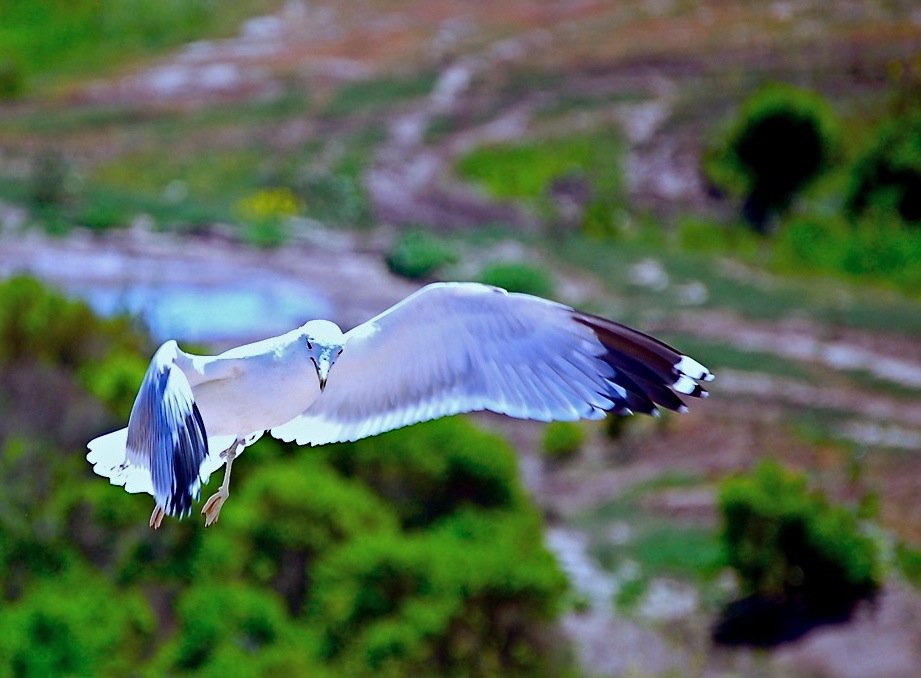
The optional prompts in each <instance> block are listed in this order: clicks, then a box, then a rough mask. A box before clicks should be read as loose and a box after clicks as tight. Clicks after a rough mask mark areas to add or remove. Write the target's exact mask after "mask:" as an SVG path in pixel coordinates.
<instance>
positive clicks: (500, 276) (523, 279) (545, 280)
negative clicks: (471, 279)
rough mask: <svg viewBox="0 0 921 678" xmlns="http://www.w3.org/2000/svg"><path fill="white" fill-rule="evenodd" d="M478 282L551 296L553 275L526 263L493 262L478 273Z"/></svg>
mask: <svg viewBox="0 0 921 678" xmlns="http://www.w3.org/2000/svg"><path fill="white" fill-rule="evenodd" d="M480 282H482V283H485V284H487V285H495V286H496V287H501V288H502V289H506V290H508V291H509V292H522V293H524V294H533V295H535V296H538V297H552V296H553V289H554V284H553V277H552V276H551V274H550V272H549V271H548V270H547V269H546V268H538V267H537V266H532V265H531V264H526V263H517V262H504V261H501V262H495V263H492V264H489V265H488V266H486V268H484V269H483V271H482V272H481V273H480Z"/></svg>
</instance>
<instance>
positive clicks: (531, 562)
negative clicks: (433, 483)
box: [310, 510, 565, 676]
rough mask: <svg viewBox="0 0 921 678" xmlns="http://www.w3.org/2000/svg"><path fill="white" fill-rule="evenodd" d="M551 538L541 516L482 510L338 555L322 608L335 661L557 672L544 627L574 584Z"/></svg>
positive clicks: (346, 667) (323, 570) (373, 671)
mask: <svg viewBox="0 0 921 678" xmlns="http://www.w3.org/2000/svg"><path fill="white" fill-rule="evenodd" d="M539 535H540V522H539V520H538V519H537V518H536V516H534V515H533V514H531V513H521V512H510V513H503V514H502V515H501V516H494V515H493V516H487V515H485V514H484V513H483V512H482V511H476V510H470V511H465V512H462V513H460V514H458V515H456V516H454V517H453V518H451V519H449V520H447V521H445V522H443V523H442V524H441V525H440V526H439V528H437V529H436V530H434V531H432V532H429V533H425V534H414V535H411V536H403V537H396V536H394V537H393V538H391V539H387V540H359V541H355V542H353V543H351V544H349V545H347V546H345V547H344V548H342V549H340V550H338V551H336V552H334V553H332V554H331V555H330V557H329V558H328V559H326V560H325V561H324V562H323V563H322V564H321V565H320V566H319V567H318V568H317V571H316V586H315V587H314V590H315V591H316V596H315V597H314V599H313V600H312V603H311V610H310V611H311V614H312V615H313V616H314V617H315V618H316V619H317V620H319V623H320V625H321V627H322V632H323V636H324V638H325V650H324V652H325V654H326V656H328V657H330V658H331V659H332V660H333V661H335V662H337V665H339V666H341V667H342V668H343V674H345V675H359V676H364V675H385V676H390V675H393V676H405V675H411V674H414V673H416V674H421V675H438V676H494V675H527V676H541V675H553V673H554V672H553V669H552V667H551V665H550V664H549V663H548V659H549V657H550V655H551V654H552V652H551V651H550V649H549V648H547V647H546V645H545V644H544V643H543V642H542V641H543V638H542V636H541V635H540V633H539V631H540V629H539V626H538V625H537V623H538V622H540V621H542V620H543V621H549V620H550V619H551V618H552V616H553V614H554V613H555V611H556V609H557V606H558V603H559V600H560V596H561V594H562V592H563V590H564V588H565V580H564V578H563V577H562V575H561V574H560V572H559V570H558V569H557V567H556V564H555V562H554V560H553V558H552V557H551V556H550V554H549V553H548V552H547V551H546V550H545V549H544V547H543V546H542V545H541V540H540V536H539Z"/></svg>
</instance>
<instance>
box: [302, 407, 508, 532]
mask: <svg viewBox="0 0 921 678" xmlns="http://www.w3.org/2000/svg"><path fill="white" fill-rule="evenodd" d="M320 453H322V454H324V455H325V456H326V457H327V459H329V461H330V463H331V464H332V465H333V466H334V467H335V468H336V469H337V470H338V471H339V472H340V473H343V474H344V475H346V476H347V477H350V478H355V479H357V480H360V481H362V482H363V483H365V484H366V485H367V486H369V487H370V488H372V489H373V490H374V491H375V492H376V493H377V494H379V495H380V496H382V497H383V498H385V499H386V500H387V501H388V503H390V504H392V505H393V506H394V507H395V508H396V511H397V514H398V515H399V516H400V521H401V523H402V524H403V525H404V526H405V527H408V528H419V527H426V526H429V525H431V524H432V523H434V522H436V521H438V520H439V519H441V518H443V517H445V516H447V515H449V514H451V513H454V512H455V511H457V510H459V509H460V508H463V507H465V506H477V507H481V508H496V509H498V508H508V507H511V506H514V505H516V504H517V503H520V502H521V501H522V499H523V495H522V493H521V489H520V487H519V486H518V484H517V467H516V462H515V455H514V453H513V452H512V450H511V448H509V446H508V444H507V443H506V442H505V441H504V440H503V439H502V438H501V437H499V436H496V435H494V434H490V433H486V432H483V431H480V430H478V429H477V428H475V427H474V426H473V425H472V424H470V423H469V422H468V421H466V420H465V419H463V418H460V417H448V418H446V419H439V420H437V421H432V422H427V423H424V424H418V425H416V426H413V427H411V428H403V429H398V430H396V431H391V432H389V433H384V434H382V435H380V436H377V437H375V438H370V439H365V440H359V441H356V442H354V443H343V444H339V445H330V446H327V447H324V448H323V449H322V451H320Z"/></svg>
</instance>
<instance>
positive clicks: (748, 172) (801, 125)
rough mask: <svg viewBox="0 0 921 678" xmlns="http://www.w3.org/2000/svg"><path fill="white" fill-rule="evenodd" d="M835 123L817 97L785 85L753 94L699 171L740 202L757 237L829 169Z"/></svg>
mask: <svg viewBox="0 0 921 678" xmlns="http://www.w3.org/2000/svg"><path fill="white" fill-rule="evenodd" d="M839 134H840V132H839V131H838V123H837V120H836V119H835V116H834V114H833V112H832V110H831V107H830V106H829V105H828V103H827V102H825V100H824V99H822V97H820V96H818V95H816V94H813V93H812V92H807V91H805V90H801V89H797V88H794V87H790V86H787V85H771V86H768V87H765V88H763V89H762V90H760V91H758V92H757V93H755V94H754V95H753V96H752V97H751V98H750V99H749V100H748V101H747V102H745V104H744V105H743V106H742V110H741V111H740V112H739V115H738V118H737V119H736V120H734V121H733V123H732V124H731V125H730V126H729V128H728V129H727V130H726V131H725V132H724V133H723V134H722V135H721V136H720V137H719V139H718V140H716V141H715V142H714V143H713V144H712V146H711V148H710V149H709V151H708V153H707V155H706V157H705V159H704V168H705V171H706V173H707V176H708V178H709V179H710V181H712V182H713V183H714V184H715V185H716V186H718V187H720V188H722V189H723V190H725V191H728V192H729V193H731V194H733V195H739V196H742V197H743V198H744V201H745V203H744V206H743V210H742V211H743V214H744V216H745V218H746V219H747V220H748V221H749V222H750V223H751V224H752V226H753V227H754V228H755V229H756V230H757V231H759V232H761V233H765V232H767V231H768V230H769V225H768V220H769V219H770V217H772V216H774V215H777V214H780V213H782V212H783V211H784V210H786V209H787V207H788V206H789V205H790V202H791V201H792V200H793V198H794V197H795V196H796V195H797V194H798V193H800V192H801V191H802V190H803V189H805V188H806V187H807V186H808V185H809V184H810V183H811V182H813V181H815V179H816V177H818V176H819V175H820V174H821V173H822V172H824V171H826V170H827V169H829V168H830V167H831V165H832V161H833V159H834V157H835V155H836V153H837V151H838V144H839Z"/></svg>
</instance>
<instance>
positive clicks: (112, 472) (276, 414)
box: [87, 283, 713, 529]
mask: <svg viewBox="0 0 921 678" xmlns="http://www.w3.org/2000/svg"><path fill="white" fill-rule="evenodd" d="M711 379H713V375H712V374H711V372H710V371H709V370H708V369H707V368H705V367H704V366H703V365H701V364H700V363H699V362H697V361H696V360H694V359H692V358H689V357H688V356H686V355H682V354H681V353H679V352H678V351H676V350H675V349H673V348H672V347H670V346H668V345H667V344H664V343H662V342H661V341H659V340H657V339H654V338H653V337H651V336H649V335H647V334H643V333H642V332H639V331H637V330H635V329H631V328H629V327H627V326H625V325H621V324H619V323H616V322H613V321H611V320H607V319H605V318H601V317H598V316H595V315H590V314H588V313H583V312H580V311H577V310H575V309H573V308H571V307H569V306H564V305H563V304H559V303H556V302H553V301H549V300H547V299H543V298H540V297H535V296H531V295H528V294H517V293H509V292H507V291H506V290H503V289H500V288H497V287H491V286H489V285H482V284H479V283H433V284H430V285H427V286H425V287H423V288H422V289H420V290H419V291H417V292H415V293H414V294H412V295H410V296H409V297H407V298H406V299H404V300H403V301H401V302H399V303H397V304H396V305H395V306H393V307H391V308H389V309H388V310H386V311H384V312H383V313H381V314H380V315H378V316H376V317H375V318H372V319H371V320H369V321H367V322H365V323H363V324H361V325H358V326H357V327H355V328H354V329H352V330H349V331H348V332H345V333H343V332H342V330H341V329H340V328H339V327H338V326H337V325H336V324H334V323H332V322H330V321H328V320H311V321H310V322H307V323H305V324H304V325H302V326H301V327H298V328H297V329H294V330H291V331H290V332H287V333H285V334H282V335H281V336H278V337H273V338H271V339H265V340H262V341H257V342H255V343H252V344H246V345H244V346H239V347H237V348H233V349H230V350H229V351H226V352H224V353H221V354H220V355H216V356H207V355H193V354H191V353H186V352H185V351H182V350H181V349H180V348H179V346H178V344H177V343H176V342H175V341H173V340H170V341H167V342H166V343H164V344H163V345H162V346H161V347H160V348H159V349H158V350H157V352H156V353H155V354H154V356H153V359H152V360H151V362H150V366H149V367H148V369H147V372H146V374H145V375H144V380H143V382H142V383H141V387H140V390H139V391H138V394H137V397H136V399H135V401H134V406H133V407H132V410H131V415H130V417H129V420H128V426H127V428H123V429H120V430H118V431H114V432H112V433H109V434H106V435H103V436H100V437H98V438H95V439H94V440H92V441H90V443H89V445H88V447H89V450H90V451H89V453H88V454H87V460H88V461H89V462H90V463H92V464H93V470H94V471H95V472H96V473H98V474H99V475H101V476H104V477H106V478H109V479H110V482H111V483H112V484H113V485H123V486H124V487H125V489H126V490H127V491H128V492H146V493H148V494H150V495H152V496H153V498H154V501H155V506H154V510H153V513H152V514H151V516H150V523H149V524H150V527H152V528H154V529H157V528H159V527H160V524H161V522H162V520H163V517H164V516H165V515H171V516H177V517H180V518H181V517H184V516H186V515H188V514H190V513H191V511H192V506H193V503H194V502H196V501H197V500H198V496H199V492H200V490H201V487H202V485H203V484H205V483H207V481H208V479H209V478H210V476H211V474H212V473H213V472H215V471H217V470H218V469H219V468H220V467H221V466H222V465H223V466H224V467H225V468H224V480H223V483H222V484H221V486H220V489H219V490H218V491H217V492H216V493H215V494H214V495H213V496H211V498H209V499H208V501H207V502H205V504H204V507H203V508H202V514H203V515H204V516H205V525H206V526H210V525H213V524H214V523H215V522H216V521H217V520H218V517H219V516H220V512H221V507H222V506H223V505H224V502H225V501H227V498H228V497H229V496H230V471H231V467H232V465H233V462H234V459H235V458H236V457H238V456H239V455H240V454H241V453H242V452H243V450H244V449H245V448H246V447H247V446H248V445H251V444H252V443H253V442H255V441H256V440H257V439H258V438H259V437H261V436H262V435H263V433H265V432H266V431H269V432H271V435H273V436H275V437H276V438H279V439H281V440H283V441H286V442H290V441H296V442H297V443H298V444H299V445H324V444H326V443H333V442H345V441H354V440H358V439H359V438H365V437H367V436H373V435H376V434H378V433H382V432H384V431H389V430H392V429H396V428H400V427H402V426H407V425H410V424H414V423H417V422H421V421H427V420H430V419H437V418H439V417H443V416H446V415H451V414H458V413H461V412H473V411H479V410H490V411H492V412H498V413H500V414H505V415H508V416H510V417H515V418H518V419H534V420H538V421H544V422H547V421H554V420H562V421H575V420H578V419H601V418H603V417H604V416H605V414H606V413H607V412H611V413H614V414H620V415H628V414H633V413H635V412H637V413H645V414H652V415H658V413H659V410H658V407H657V406H661V407H664V408H667V409H669V410H674V411H679V412H685V411H687V408H686V407H685V404H684V402H683V400H682V399H681V396H682V395H686V396H691V397H705V396H706V395H707V391H706V390H704V388H703V387H702V386H701V382H705V381H710V380H711Z"/></svg>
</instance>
